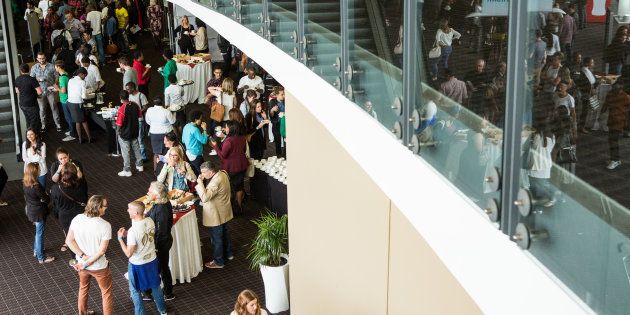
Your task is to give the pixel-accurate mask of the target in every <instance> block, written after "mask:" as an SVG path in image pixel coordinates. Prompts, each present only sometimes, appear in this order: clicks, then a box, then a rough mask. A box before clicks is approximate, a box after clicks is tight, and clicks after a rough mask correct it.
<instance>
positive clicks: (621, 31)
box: [604, 25, 628, 74]
mask: <svg viewBox="0 0 630 315" xmlns="http://www.w3.org/2000/svg"><path fill="white" fill-rule="evenodd" d="M627 41H628V27H627V26H625V25H622V26H620V27H619V28H618V29H617V32H616V33H615V37H613V40H612V42H611V43H610V45H608V46H607V47H606V49H605V50H604V61H605V62H607V63H609V64H610V69H611V72H613V74H621V70H622V69H623V65H624V63H625V60H626V55H627V47H628V46H627V44H628V43H627Z"/></svg>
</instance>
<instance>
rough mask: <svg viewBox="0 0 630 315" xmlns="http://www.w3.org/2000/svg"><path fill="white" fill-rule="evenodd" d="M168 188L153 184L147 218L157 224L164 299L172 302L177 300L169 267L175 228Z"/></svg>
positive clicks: (148, 193) (160, 184) (150, 187)
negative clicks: (172, 233)
mask: <svg viewBox="0 0 630 315" xmlns="http://www.w3.org/2000/svg"><path fill="white" fill-rule="evenodd" d="M166 193H167V190H166V186H164V184H162V183H160V182H151V185H149V191H148V192H147V201H150V202H151V204H153V206H152V207H151V209H150V210H149V212H147V213H146V215H145V216H146V217H149V218H151V220H153V222H154V223H155V249H156V250H157V259H158V263H159V265H160V274H161V275H162V283H164V299H165V300H167V301H170V300H172V299H174V298H175V295H174V294H173V278H172V277H171V269H170V267H169V266H168V261H169V252H170V250H171V245H173V236H172V235H171V228H172V227H173V207H172V206H171V203H170V201H169V200H168V196H167V195H166Z"/></svg>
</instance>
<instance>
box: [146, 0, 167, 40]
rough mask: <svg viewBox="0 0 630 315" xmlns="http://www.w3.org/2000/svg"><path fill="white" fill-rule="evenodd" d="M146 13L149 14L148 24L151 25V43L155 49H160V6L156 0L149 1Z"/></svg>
mask: <svg viewBox="0 0 630 315" xmlns="http://www.w3.org/2000/svg"><path fill="white" fill-rule="evenodd" d="M147 15H148V16H149V24H150V25H151V37H152V38H153V45H155V48H156V49H160V46H161V44H162V16H163V15H164V11H162V6H160V5H158V4H157V0H151V1H149V8H148V9H147Z"/></svg>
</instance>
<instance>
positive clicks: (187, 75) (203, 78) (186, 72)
mask: <svg viewBox="0 0 630 315" xmlns="http://www.w3.org/2000/svg"><path fill="white" fill-rule="evenodd" d="M211 75H212V63H211V62H203V63H191V64H185V63H179V62H178V63H177V80H192V81H194V84H191V85H188V86H184V87H183V88H184V97H183V99H184V103H186V104H188V103H193V102H195V101H197V102H198V103H199V104H203V103H204V98H205V96H206V83H208V80H210V77H211Z"/></svg>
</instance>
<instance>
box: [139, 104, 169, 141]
mask: <svg viewBox="0 0 630 315" xmlns="http://www.w3.org/2000/svg"><path fill="white" fill-rule="evenodd" d="M144 121H145V122H146V123H147V124H148V125H149V126H150V127H149V133H150V134H154V135H161V134H166V133H169V132H171V130H173V124H174V123H175V114H174V113H173V112H171V111H170V110H168V109H166V108H164V107H162V106H152V107H149V109H147V113H146V114H145V115H144Z"/></svg>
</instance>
